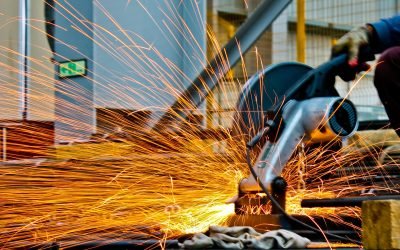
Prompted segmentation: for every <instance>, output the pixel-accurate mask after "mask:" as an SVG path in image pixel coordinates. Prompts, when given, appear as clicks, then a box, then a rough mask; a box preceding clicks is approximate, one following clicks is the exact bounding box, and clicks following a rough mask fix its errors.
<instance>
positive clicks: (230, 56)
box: [151, 0, 291, 131]
mask: <svg viewBox="0 0 400 250" xmlns="http://www.w3.org/2000/svg"><path fill="white" fill-rule="evenodd" d="M289 3H291V0H279V1H275V0H264V1H262V2H261V3H260V5H259V6H258V7H257V8H256V10H255V11H254V12H253V13H252V14H251V15H250V16H249V18H248V19H247V20H246V21H245V22H244V23H243V24H242V25H241V26H240V28H239V29H238V31H237V32H236V34H235V35H234V36H233V38H232V39H230V40H229V42H228V43H227V44H226V45H225V46H224V47H223V48H222V49H221V51H220V53H218V54H217V55H216V56H215V57H214V58H213V59H212V60H211V61H210V64H209V65H208V67H206V68H205V69H204V70H203V71H202V72H201V73H200V74H199V75H198V76H197V78H196V79H195V80H194V81H193V82H192V84H191V85H190V86H189V87H188V88H186V90H185V91H183V92H182V94H181V95H180V96H179V97H178V98H177V99H176V101H175V103H174V104H173V105H172V106H171V107H170V108H169V109H168V110H167V111H166V112H165V113H164V114H163V115H162V116H161V117H160V118H158V119H157V118H155V119H154V120H155V122H154V124H153V125H151V128H152V130H156V131H159V130H160V129H163V130H165V125H166V124H170V123H174V122H179V121H184V120H185V119H186V118H187V116H188V115H189V114H188V112H189V111H188V110H192V109H193V108H195V107H198V106H199V105H200V104H201V103H202V102H203V101H204V100H205V98H206V97H207V96H208V94H209V93H211V91H212V90H213V89H214V88H215V87H216V86H217V85H218V83H219V81H220V79H221V78H223V77H224V76H225V75H226V73H227V72H228V71H229V70H230V67H233V66H234V65H235V64H236V63H237V62H238V61H239V60H240V58H241V57H242V55H243V54H244V53H246V51H248V50H249V49H250V48H251V46H252V45H253V44H254V43H255V42H256V41H257V39H258V38H259V37H260V36H261V35H262V34H263V32H264V31H265V30H266V29H268V27H270V26H271V25H272V23H273V21H274V20H275V19H276V18H277V17H278V16H279V14H280V13H281V12H282V11H283V10H284V9H285V8H286V7H287V6H288V5H289ZM222 62H224V65H229V67H228V66H224V65H221V64H222ZM171 117H179V118H177V119H172V120H171ZM171 127H172V126H171Z"/></svg>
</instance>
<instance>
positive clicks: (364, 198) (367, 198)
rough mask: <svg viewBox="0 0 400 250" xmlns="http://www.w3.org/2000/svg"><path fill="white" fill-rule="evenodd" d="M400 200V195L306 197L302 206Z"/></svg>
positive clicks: (345, 205)
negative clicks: (331, 197)
mask: <svg viewBox="0 0 400 250" xmlns="http://www.w3.org/2000/svg"><path fill="white" fill-rule="evenodd" d="M374 200H400V195H380V196H358V197H343V198H334V199H305V200H302V201H301V207H361V205H362V202H363V201H374Z"/></svg>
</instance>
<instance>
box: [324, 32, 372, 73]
mask: <svg viewBox="0 0 400 250" xmlns="http://www.w3.org/2000/svg"><path fill="white" fill-rule="evenodd" d="M371 35H372V27H371V26H363V27H358V28H355V29H353V30H351V31H350V32H348V33H347V34H345V35H344V36H342V37H341V38H340V39H339V40H338V41H337V42H336V44H335V45H334V46H333V47H332V57H336V56H338V55H340V54H343V53H345V54H347V56H348V66H349V67H347V68H345V69H343V71H342V72H341V73H340V74H339V76H340V77H341V78H342V79H343V80H344V81H351V80H354V79H355V77H356V74H357V73H359V72H361V71H366V70H368V69H369V68H370V66H369V65H368V64H367V63H365V61H370V60H373V59H374V57H373V54H372V55H371V52H370V51H371V49H370V38H371ZM360 51H361V52H360ZM360 57H362V59H361V60H360Z"/></svg>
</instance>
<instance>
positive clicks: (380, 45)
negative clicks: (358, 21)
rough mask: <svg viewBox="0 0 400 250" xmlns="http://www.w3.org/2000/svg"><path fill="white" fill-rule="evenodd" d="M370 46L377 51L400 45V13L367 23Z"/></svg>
mask: <svg viewBox="0 0 400 250" xmlns="http://www.w3.org/2000/svg"><path fill="white" fill-rule="evenodd" d="M366 27H367V29H368V31H369V34H368V35H369V39H370V46H371V48H372V50H373V51H374V52H375V53H381V52H382V51H384V50H386V49H387V48H390V47H393V46H397V45H400V15H398V16H394V17H391V18H387V19H382V20H381V21H378V22H375V23H370V24H367V25H366Z"/></svg>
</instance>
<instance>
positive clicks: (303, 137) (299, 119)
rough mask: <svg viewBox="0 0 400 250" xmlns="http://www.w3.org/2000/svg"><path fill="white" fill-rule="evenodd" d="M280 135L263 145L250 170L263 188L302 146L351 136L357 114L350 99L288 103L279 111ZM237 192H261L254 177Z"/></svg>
mask: <svg viewBox="0 0 400 250" xmlns="http://www.w3.org/2000/svg"><path fill="white" fill-rule="evenodd" d="M281 119H282V121H281V122H280V128H278V129H279V130H282V131H281V132H280V133H279V136H278V137H276V138H275V140H274V141H267V142H266V143H265V145H264V146H263V148H262V150H261V152H260V154H259V156H258V158H257V160H256V162H255V164H254V165H253V169H254V170H255V172H256V173H257V175H258V177H259V180H258V181H259V182H261V183H262V184H263V185H264V186H265V187H266V188H268V189H269V190H271V189H272V188H271V186H272V183H273V181H274V180H275V179H276V178H277V177H278V176H280V175H281V173H282V171H283V169H284V167H285V165H286V163H287V162H288V161H289V159H290V158H291V156H292V155H293V153H294V152H295V151H296V148H297V146H298V145H300V144H301V143H307V144H313V143H321V142H327V141H331V140H335V139H340V138H342V137H347V136H351V135H352V134H353V133H354V132H355V131H356V130H357V127H358V121H357V113H356V109H355V107H354V105H353V104H352V103H351V102H350V101H349V100H344V99H342V98H340V97H317V98H311V99H307V100H303V101H296V100H290V101H289V102H287V103H286V104H285V106H284V107H283V108H282V118H281ZM239 189H240V192H242V193H250V192H257V191H259V190H260V187H259V184H258V182H257V181H256V180H255V178H254V176H249V177H248V178H246V179H244V180H242V182H241V183H240V186H239Z"/></svg>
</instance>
